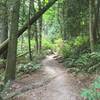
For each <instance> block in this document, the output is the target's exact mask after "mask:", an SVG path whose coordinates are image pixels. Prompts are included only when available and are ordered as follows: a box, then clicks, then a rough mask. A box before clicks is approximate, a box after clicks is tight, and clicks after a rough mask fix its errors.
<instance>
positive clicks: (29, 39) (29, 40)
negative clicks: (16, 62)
mask: <svg viewBox="0 0 100 100" xmlns="http://www.w3.org/2000/svg"><path fill="white" fill-rule="evenodd" d="M30 11H31V0H29V16H28V19H29V22H30ZM28 45H29V58H30V60H31V61H32V52H31V51H32V50H31V25H30V23H29V24H28Z"/></svg>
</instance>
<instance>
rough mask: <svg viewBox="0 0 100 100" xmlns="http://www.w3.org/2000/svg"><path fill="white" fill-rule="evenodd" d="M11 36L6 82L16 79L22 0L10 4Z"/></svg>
mask: <svg viewBox="0 0 100 100" xmlns="http://www.w3.org/2000/svg"><path fill="white" fill-rule="evenodd" d="M10 8H11V9H10V13H11V14H10V22H11V24H10V36H9V44H8V56H7V66H6V73H5V82H8V80H14V79H15V73H16V54H17V34H16V33H17V32H18V21H19V8H20V0H15V1H14V3H13V5H11V6H10Z"/></svg>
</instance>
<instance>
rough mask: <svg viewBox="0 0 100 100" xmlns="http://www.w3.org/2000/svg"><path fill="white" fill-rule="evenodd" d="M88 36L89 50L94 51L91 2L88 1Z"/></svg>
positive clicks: (90, 0)
mask: <svg viewBox="0 0 100 100" xmlns="http://www.w3.org/2000/svg"><path fill="white" fill-rule="evenodd" d="M89 34H90V49H91V52H93V51H94V40H93V34H92V0H89Z"/></svg>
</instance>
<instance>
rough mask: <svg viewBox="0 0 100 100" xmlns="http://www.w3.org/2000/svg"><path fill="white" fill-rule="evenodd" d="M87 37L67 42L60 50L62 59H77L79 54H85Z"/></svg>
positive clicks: (79, 37)
mask: <svg viewBox="0 0 100 100" xmlns="http://www.w3.org/2000/svg"><path fill="white" fill-rule="evenodd" d="M87 42H88V37H87V36H78V37H76V38H73V39H71V40H68V41H67V42H66V43H64V45H63V46H62V48H61V49H60V50H61V52H62V55H63V57H64V58H69V57H74V58H77V57H78V56H79V55H80V54H82V53H84V52H87V51H86V50H87V47H88V43H87Z"/></svg>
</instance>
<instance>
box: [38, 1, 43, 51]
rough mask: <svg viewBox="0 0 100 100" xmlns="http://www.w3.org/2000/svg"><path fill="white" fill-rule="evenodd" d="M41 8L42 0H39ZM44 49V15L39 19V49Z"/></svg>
mask: <svg viewBox="0 0 100 100" xmlns="http://www.w3.org/2000/svg"><path fill="white" fill-rule="evenodd" d="M38 6H39V10H41V8H42V3H41V0H38ZM41 49H42V16H41V17H40V19H39V50H40V52H41Z"/></svg>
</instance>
